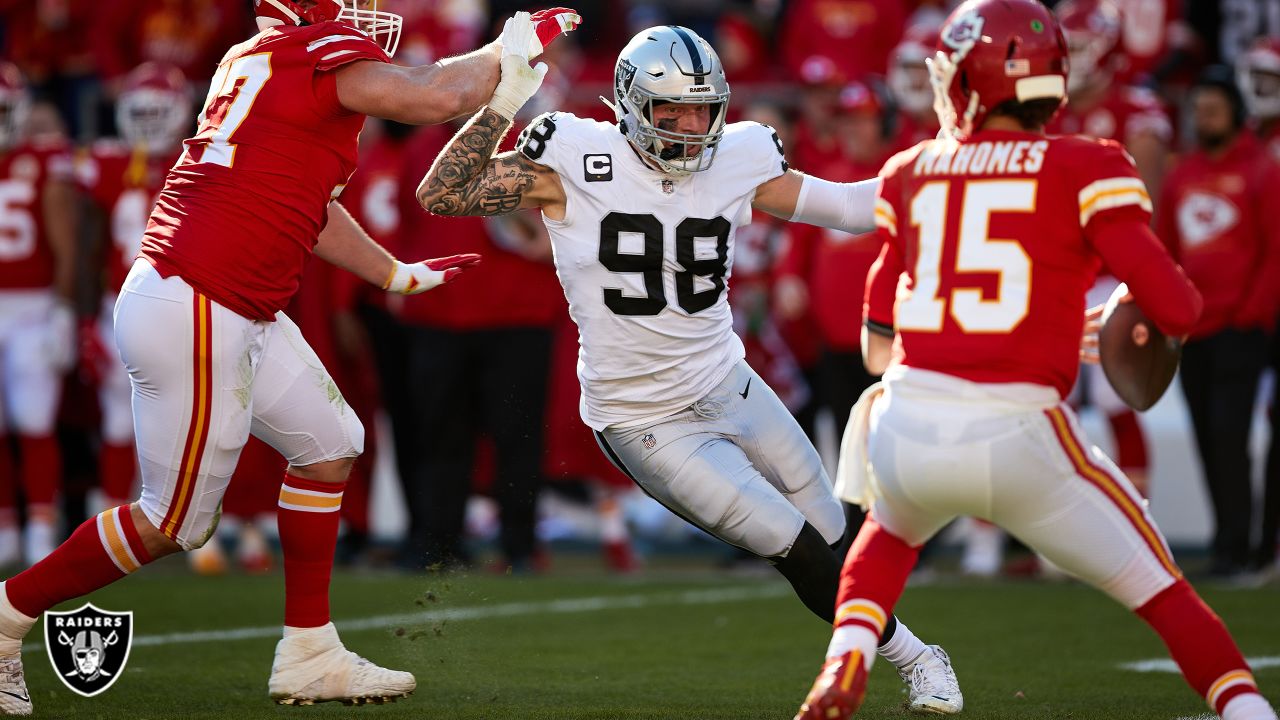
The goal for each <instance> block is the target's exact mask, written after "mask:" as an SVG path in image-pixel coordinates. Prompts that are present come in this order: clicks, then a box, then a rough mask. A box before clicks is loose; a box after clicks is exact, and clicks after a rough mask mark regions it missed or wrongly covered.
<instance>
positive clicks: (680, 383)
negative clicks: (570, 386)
mask: <svg viewBox="0 0 1280 720" xmlns="http://www.w3.org/2000/svg"><path fill="white" fill-rule="evenodd" d="M517 148H518V149H519V151H520V152H522V153H524V155H525V156H526V157H528V158H529V159H530V160H533V161H534V162H537V163H540V164H542V165H546V166H547V167H550V168H551V169H553V170H555V171H556V173H557V174H559V176H560V181H561V183H563V185H564V192H565V197H566V201H565V208H566V209H565V217H564V219H563V220H552V219H551V218H548V217H546V216H545V215H543V218H542V219H543V222H544V223H545V224H546V226H547V230H548V231H549V232H550V234H551V243H552V246H553V248H554V254H555V264H556V274H557V275H558V276H559V277H560V284H561V285H562V286H563V287H564V294H565V297H566V298H568V300H569V314H570V315H571V316H572V317H573V320H574V322H576V323H577V324H578V342H579V345H580V350H579V353H578V379H579V381H580V382H581V383H582V405H581V412H582V420H583V422H585V423H586V424H587V425H589V426H591V427H592V428H594V429H596V430H603V429H604V428H606V427H609V426H617V427H627V426H634V425H640V424H643V423H644V422H646V421H649V420H653V419H657V418H661V417H665V416H667V415H670V414H672V413H675V412H678V411H679V410H681V409H683V408H685V407H688V406H689V405H691V404H692V403H693V402H694V401H695V400H698V399H699V398H701V397H702V396H703V395H705V394H706V393H707V392H709V391H710V390H711V389H712V388H714V387H715V386H716V385H718V384H719V383H720V382H721V381H722V380H724V378H725V377H726V376H727V375H728V374H729V372H730V371H731V370H732V369H733V367H734V364H735V363H737V362H738V361H739V360H741V359H742V358H743V356H744V351H743V347H742V342H741V341H740V340H739V339H738V336H737V335H735V334H734V332H733V318H732V314H731V313H730V311H729V303H728V300H727V296H728V282H729V275H730V272H731V270H732V268H733V238H734V233H735V232H736V231H737V229H738V227H739V226H741V225H745V224H746V223H748V222H750V220H751V202H752V200H753V198H754V197H755V191H756V188H757V187H759V186H760V185H761V184H762V183H764V182H766V181H768V180H771V179H773V178H775V177H777V176H779V175H781V174H782V173H784V172H785V171H786V162H785V160H784V158H783V152H782V144H781V143H780V142H779V141H778V136H777V134H776V133H775V132H774V131H773V129H772V128H770V127H768V126H766V125H761V124H759V123H752V122H740V123H733V124H731V125H728V126H726V127H725V132H724V137H723V138H722V139H721V141H720V144H719V147H718V148H716V150H715V153H716V157H715V161H714V163H713V164H712V166H711V167H710V168H709V169H707V170H704V171H702V172H696V173H691V174H688V175H684V176H674V175H669V174H667V173H664V172H661V171H659V170H655V169H653V168H651V167H649V166H648V165H646V164H645V163H644V162H643V161H642V160H641V159H640V156H639V155H637V154H636V152H635V151H634V150H632V149H631V145H630V144H629V143H628V142H627V139H626V138H625V137H624V136H623V135H622V133H621V132H620V131H619V129H618V127H617V126H616V125H614V124H611V123H602V122H597V121H594V120H586V119H582V118H578V117H575V116H573V115H570V114H567V113H548V114H546V115H543V116H541V117H539V118H537V119H535V120H534V121H533V122H532V123H530V125H529V127H528V128H526V129H525V131H524V132H523V133H521V136H520V139H519V141H518V142H517Z"/></svg>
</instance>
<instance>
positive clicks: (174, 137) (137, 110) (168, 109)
mask: <svg viewBox="0 0 1280 720" xmlns="http://www.w3.org/2000/svg"><path fill="white" fill-rule="evenodd" d="M190 123H191V94H190V92H189V91H188V87H187V79H186V77H184V76H183V74H182V71H181V70H179V69H178V68H177V67H175V66H173V65H169V64H166V63H157V62H145V63H143V64H141V65H139V66H138V67H136V68H134V69H133V70H132V71H130V72H129V74H128V75H126V76H125V79H124V87H123V88H122V89H121V90H120V100H119V101H118V102H117V103H116V127H117V128H118V129H119V130H120V137H122V138H123V139H124V140H125V142H128V143H129V144H130V145H134V146H143V147H145V148H146V149H147V152H149V153H151V154H153V155H159V154H163V153H166V152H169V151H170V150H172V149H173V148H174V146H175V145H177V143H178V141H179V140H181V139H182V135H183V133H184V131H185V130H187V127H188V125H190Z"/></svg>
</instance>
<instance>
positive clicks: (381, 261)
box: [315, 202, 480, 295]
mask: <svg viewBox="0 0 1280 720" xmlns="http://www.w3.org/2000/svg"><path fill="white" fill-rule="evenodd" d="M315 253H316V256H317V257H319V258H320V259H321V260H324V261H326V262H328V263H332V264H333V265H336V266H338V267H340V268H342V269H343V270H347V271H348V272H350V273H352V274H353V275H355V276H356V277H358V278H360V279H361V280H364V281H365V282H367V283H369V284H370V285H376V286H378V287H380V288H382V289H383V290H387V291H388V292H398V293H402V294H404V295H415V294H417V293H420V292H425V291H427V290H430V289H431V288H433V287H436V286H437V285H442V284H444V283H446V282H449V281H450V280H452V279H453V278H454V277H456V276H457V275H458V274H459V273H461V272H462V270H463V269H465V268H467V267H470V266H471V265H475V264H477V263H479V262H480V256H479V255H453V256H451V257H447V258H436V259H434V260H424V261H422V262H417V263H403V262H400V261H399V260H397V259H395V258H394V257H392V256H391V253H389V252H387V251H386V250H385V249H384V248H383V247H382V246H381V245H379V244H378V243H377V242H376V241H375V240H374V239H373V238H371V237H369V234H368V233H366V232H365V231H364V228H362V227H360V225H359V224H358V223H357V222H356V221H355V218H353V217H351V213H349V212H347V209H346V208H344V207H342V205H340V204H338V203H336V202H332V203H329V222H328V224H326V225H325V228H324V230H322V231H321V232H320V238H319V239H318V240H317V242H316V247H315Z"/></svg>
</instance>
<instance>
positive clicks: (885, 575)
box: [835, 518, 920, 650]
mask: <svg viewBox="0 0 1280 720" xmlns="http://www.w3.org/2000/svg"><path fill="white" fill-rule="evenodd" d="M919 554H920V548H918V547H914V548H913V547H911V546H910V545H908V544H906V543H905V542H903V541H902V540H901V539H900V538H898V537H896V536H894V535H893V534H892V533H890V532H889V531H888V530H885V529H884V528H883V527H880V524H879V523H877V522H876V521H875V520H874V519H872V518H867V520H866V522H864V523H862V529H861V530H859V531H858V537H857V538H856V539H854V541H853V547H851V548H849V554H848V555H847V556H846V557H845V560H844V567H843V568H842V569H841V570H840V590H839V592H838V594H837V595H836V623H835V625H836V627H837V628H839V627H842V626H844V625H862V626H863V627H866V628H867V629H869V630H871V631H872V632H873V633H875V636H876V637H877V638H879V637H880V634H881V633H883V632H884V624H885V622H886V621H887V620H888V619H889V616H890V615H892V614H893V606H894V605H896V604H897V602H898V598H899V597H900V596H901V595H902V589H903V588H904V587H906V584H907V576H908V575H910V574H911V569H912V568H914V567H915V566H916V557H917V556H918V555H919ZM867 601H870V603H868V602H867ZM871 603H874V605H872V604H871ZM877 611H878V612H877ZM873 650H874V648H873Z"/></svg>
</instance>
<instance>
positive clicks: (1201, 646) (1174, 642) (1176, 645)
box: [1136, 580, 1258, 715]
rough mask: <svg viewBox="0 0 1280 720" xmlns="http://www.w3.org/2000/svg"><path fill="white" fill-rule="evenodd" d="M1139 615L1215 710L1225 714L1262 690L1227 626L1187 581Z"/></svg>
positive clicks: (1175, 585) (1169, 589) (1196, 689)
mask: <svg viewBox="0 0 1280 720" xmlns="http://www.w3.org/2000/svg"><path fill="white" fill-rule="evenodd" d="M1136 612H1137V613H1138V616H1139V617H1141V618H1142V619H1143V620H1146V621H1147V624H1148V625H1150V626H1151V627H1152V628H1154V629H1155V631H1156V632H1157V633H1159V635H1160V639H1162V640H1164V644H1165V645H1166V646H1168V648H1169V654H1170V655H1172V656H1173V660H1174V662H1176V663H1178V667H1179V668H1181V669H1182V675H1183V677H1185V678H1186V679H1187V683H1188V684H1189V685H1191V687H1192V688H1193V689H1195V691H1196V692H1198V693H1200V696H1201V697H1203V698H1204V699H1205V700H1207V701H1208V702H1209V707H1211V708H1213V711H1214V712H1216V713H1218V714H1219V715H1221V714H1222V709H1223V708H1224V707H1226V705H1227V703H1228V702H1229V701H1230V700H1231V699H1232V698H1234V697H1236V696H1238V695H1244V694H1247V693H1256V692H1258V686H1257V684H1256V683H1254V680H1253V675H1252V674H1251V673H1250V672H1249V665H1248V664H1247V663H1245V661H1244V657H1243V656H1241V655H1240V650H1239V648H1237V647H1236V643H1235V641H1234V640H1232V639H1231V635H1230V633H1228V632H1227V626H1226V625H1223V624H1222V620H1221V619H1220V618H1219V617H1218V616H1217V615H1216V614H1214V612H1213V610H1210V609H1209V606H1208V605H1205V604H1204V601H1203V600H1201V599H1200V596H1199V595H1197V594H1196V591H1195V590H1193V589H1192V588H1191V585H1190V584H1189V583H1188V582H1187V581H1186V580H1179V581H1178V582H1176V583H1174V584H1173V585H1171V586H1169V587H1168V588H1165V589H1164V590H1163V591H1161V592H1160V594H1158V595H1156V596H1155V597H1154V598H1152V599H1151V600H1149V601H1148V602H1147V604H1145V605H1143V606H1142V607H1140V608H1138V609H1137V611H1136Z"/></svg>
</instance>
